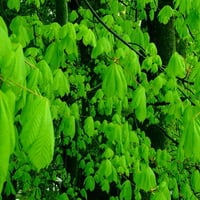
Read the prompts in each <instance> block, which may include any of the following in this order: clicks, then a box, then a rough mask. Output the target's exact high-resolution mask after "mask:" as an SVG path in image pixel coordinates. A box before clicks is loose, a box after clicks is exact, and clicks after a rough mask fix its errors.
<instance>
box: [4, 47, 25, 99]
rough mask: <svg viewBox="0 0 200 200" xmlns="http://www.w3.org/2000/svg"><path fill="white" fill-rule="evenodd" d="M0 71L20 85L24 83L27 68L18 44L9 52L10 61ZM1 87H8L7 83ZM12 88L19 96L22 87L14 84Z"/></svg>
mask: <svg viewBox="0 0 200 200" xmlns="http://www.w3.org/2000/svg"><path fill="white" fill-rule="evenodd" d="M1 73H2V75H3V77H4V78H5V79H7V78H8V79H9V80H11V81H14V82H15V83H17V84H19V85H21V86H25V85H26V75H27V68H26V65H25V62H24V54H23V49H22V46H21V45H20V44H18V45H16V49H15V50H14V51H13V52H12V53H11V54H10V63H9V64H8V65H4V66H3V67H2V71H1ZM3 87H6V88H10V86H8V85H7V84H4V85H3ZM12 89H13V91H14V92H15V94H16V96H17V98H18V97H20V95H21V92H22V89H21V88H19V87H16V86H13V87H12Z"/></svg>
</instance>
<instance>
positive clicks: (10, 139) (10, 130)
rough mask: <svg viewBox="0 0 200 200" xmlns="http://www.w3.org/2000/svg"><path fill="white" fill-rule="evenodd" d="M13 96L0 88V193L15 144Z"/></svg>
mask: <svg viewBox="0 0 200 200" xmlns="http://www.w3.org/2000/svg"><path fill="white" fill-rule="evenodd" d="M13 113H14V96H13V94H12V93H9V94H5V93H3V92H2V91H1V90H0V155H1V156H0V193H1V191H2V187H3V183H4V181H5V179H6V175H7V171H8V164H9V157H10V154H11V153H12V151H13V148H14V145H15V134H14V125H13V124H14V122H13V116H14V114H13Z"/></svg>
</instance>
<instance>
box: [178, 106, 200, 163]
mask: <svg viewBox="0 0 200 200" xmlns="http://www.w3.org/2000/svg"><path fill="white" fill-rule="evenodd" d="M199 112H200V109H199V108H197V107H193V106H189V107H188V108H186V110H185V112H184V115H183V126H184V130H183V134H182V137H181V142H180V147H182V148H183V151H184V156H185V157H186V158H191V159H193V160H194V161H200V115H199Z"/></svg>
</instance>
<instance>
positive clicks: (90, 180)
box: [84, 176, 95, 191]
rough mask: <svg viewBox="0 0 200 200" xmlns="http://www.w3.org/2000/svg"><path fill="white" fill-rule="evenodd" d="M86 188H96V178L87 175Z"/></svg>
mask: <svg viewBox="0 0 200 200" xmlns="http://www.w3.org/2000/svg"><path fill="white" fill-rule="evenodd" d="M84 185H85V189H86V190H90V191H93V190H94V188H95V180H94V178H93V177H92V176H87V177H86V179H85V181H84Z"/></svg>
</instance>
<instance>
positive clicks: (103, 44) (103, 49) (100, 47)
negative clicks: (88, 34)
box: [91, 37, 112, 58]
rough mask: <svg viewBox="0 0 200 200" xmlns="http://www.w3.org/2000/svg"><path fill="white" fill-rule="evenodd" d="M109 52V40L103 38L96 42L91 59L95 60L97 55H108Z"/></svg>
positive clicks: (110, 47)
mask: <svg viewBox="0 0 200 200" xmlns="http://www.w3.org/2000/svg"><path fill="white" fill-rule="evenodd" d="M111 50H112V46H111V43H110V42H109V40H108V39H107V38H105V37H102V38H100V39H99V40H98V41H97V44H96V46H95V47H94V48H93V50H92V54H91V57H92V58H97V57H98V56H99V55H101V54H103V53H109V52H110V51H111Z"/></svg>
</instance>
